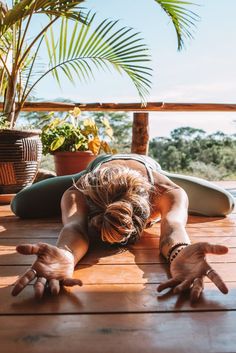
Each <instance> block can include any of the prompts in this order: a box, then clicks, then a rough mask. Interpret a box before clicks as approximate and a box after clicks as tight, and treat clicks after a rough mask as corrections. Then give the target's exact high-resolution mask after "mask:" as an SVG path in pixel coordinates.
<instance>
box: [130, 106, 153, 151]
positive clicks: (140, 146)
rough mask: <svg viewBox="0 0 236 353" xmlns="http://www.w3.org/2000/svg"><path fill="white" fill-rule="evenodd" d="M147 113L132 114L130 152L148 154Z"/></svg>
mask: <svg viewBox="0 0 236 353" xmlns="http://www.w3.org/2000/svg"><path fill="white" fill-rule="evenodd" d="M148 144H149V126H148V113H134V117H133V132H132V146H131V152H132V153H138V154H144V155H146V154H148Z"/></svg>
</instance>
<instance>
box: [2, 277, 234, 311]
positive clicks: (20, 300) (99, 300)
mask: <svg viewBox="0 0 236 353" xmlns="http://www.w3.org/2000/svg"><path fill="white" fill-rule="evenodd" d="M227 286H228V288H229V290H230V291H229V294H228V295H223V294H222V293H221V292H220V291H219V290H218V289H217V288H216V287H215V286H214V285H213V284H212V283H206V284H205V290H204V293H203V294H202V296H201V299H200V300H199V301H198V302H197V303H195V304H191V303H190V301H189V292H188V291H186V292H185V293H184V294H182V295H181V296H179V295H175V294H173V293H172V292H171V291H165V293H164V294H161V293H157V291H156V288H157V286H156V285H155V284H145V285H142V284H113V285H106V284H100V285H84V286H82V287H74V288H65V289H64V290H63V291H62V293H61V294H60V296H57V297H52V296H51V295H50V294H46V295H45V296H44V297H43V298H42V300H40V301H38V302H36V301H35V299H34V291H33V286H32V285H30V286H28V287H27V288H25V289H24V291H23V292H22V293H21V294H20V295H19V296H18V297H12V296H11V290H12V286H7V287H0V295H1V301H2V303H4V305H0V315H13V314H21V315H26V314H36V315H41V314H51V313H54V314H58V313H60V314H69V313H70V314H73V313H74V314H79V313H82V314H85V313H126V312H127V313H130V312H139V313H142V312H175V311H176V312H177V311H178V312H181V311H217V310H236V299H235V298H236V282H227Z"/></svg>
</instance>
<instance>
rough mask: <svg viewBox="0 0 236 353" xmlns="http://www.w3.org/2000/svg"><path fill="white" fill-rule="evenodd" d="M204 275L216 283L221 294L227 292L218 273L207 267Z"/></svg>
mask: <svg viewBox="0 0 236 353" xmlns="http://www.w3.org/2000/svg"><path fill="white" fill-rule="evenodd" d="M206 276H207V277H208V278H210V280H211V281H212V282H213V283H214V284H215V285H216V287H217V288H219V290H220V291H221V292H222V293H223V294H227V293H228V288H227V287H226V285H225V283H224V281H223V280H222V278H221V277H220V275H218V273H217V272H216V271H215V270H213V268H211V267H209V269H208V271H207V272H206Z"/></svg>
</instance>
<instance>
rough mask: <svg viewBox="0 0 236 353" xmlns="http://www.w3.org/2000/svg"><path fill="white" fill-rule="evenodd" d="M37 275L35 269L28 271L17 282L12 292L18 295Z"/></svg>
mask: <svg viewBox="0 0 236 353" xmlns="http://www.w3.org/2000/svg"><path fill="white" fill-rule="evenodd" d="M35 277H36V272H35V271H34V270H33V269H31V268H30V269H29V270H28V271H26V272H25V273H24V274H23V276H21V277H20V278H19V279H18V280H17V281H16V283H15V286H14V288H13V290H12V292H11V294H12V295H13V296H16V295H18V294H19V293H20V292H21V291H22V290H23V289H24V288H25V287H26V286H27V284H29V283H30V282H31V281H33V279H35Z"/></svg>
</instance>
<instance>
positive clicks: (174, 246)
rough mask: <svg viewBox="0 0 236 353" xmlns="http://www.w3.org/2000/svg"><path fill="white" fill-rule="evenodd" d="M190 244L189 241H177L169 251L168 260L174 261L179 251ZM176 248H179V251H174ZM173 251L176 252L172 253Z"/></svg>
mask: <svg viewBox="0 0 236 353" xmlns="http://www.w3.org/2000/svg"><path fill="white" fill-rule="evenodd" d="M188 245H190V244H189V243H176V244H175V245H173V246H172V247H171V248H170V249H169V251H168V254H167V260H168V261H169V262H171V261H173V260H174V258H175V257H176V256H177V255H178V253H179V252H180V251H181V250H182V249H184V248H185V247H186V246H188ZM176 249H177V251H176V252H174V250H176ZM173 252H174V254H173V255H172V253H173ZM175 253H176V254H175Z"/></svg>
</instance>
